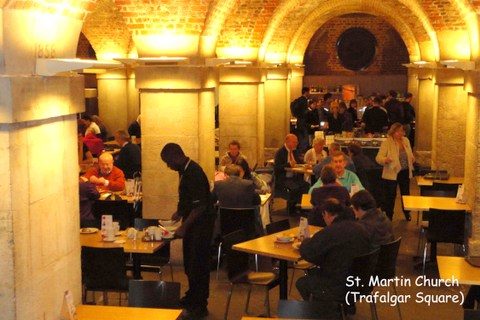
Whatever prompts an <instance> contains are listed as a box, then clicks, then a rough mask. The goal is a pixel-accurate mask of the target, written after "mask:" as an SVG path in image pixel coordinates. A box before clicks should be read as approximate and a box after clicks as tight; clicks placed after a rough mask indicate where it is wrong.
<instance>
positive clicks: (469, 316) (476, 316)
mask: <svg viewBox="0 0 480 320" xmlns="http://www.w3.org/2000/svg"><path fill="white" fill-rule="evenodd" d="M463 320H480V310H474V309H465V310H463Z"/></svg>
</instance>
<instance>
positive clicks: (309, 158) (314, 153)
mask: <svg viewBox="0 0 480 320" xmlns="http://www.w3.org/2000/svg"><path fill="white" fill-rule="evenodd" d="M312 145H313V148H311V149H310V150H308V151H307V152H306V153H305V156H304V158H303V160H304V162H305V163H306V164H310V165H316V164H318V163H320V162H321V161H322V160H323V159H324V158H326V157H327V152H326V151H325V150H323V147H324V146H325V139H323V138H320V137H318V138H315V139H313V142H312Z"/></svg>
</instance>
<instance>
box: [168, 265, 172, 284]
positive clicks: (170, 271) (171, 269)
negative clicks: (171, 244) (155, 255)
mask: <svg viewBox="0 0 480 320" xmlns="http://www.w3.org/2000/svg"><path fill="white" fill-rule="evenodd" d="M168 265H169V266H170V275H171V276H172V282H173V266H172V263H171V262H170V261H168Z"/></svg>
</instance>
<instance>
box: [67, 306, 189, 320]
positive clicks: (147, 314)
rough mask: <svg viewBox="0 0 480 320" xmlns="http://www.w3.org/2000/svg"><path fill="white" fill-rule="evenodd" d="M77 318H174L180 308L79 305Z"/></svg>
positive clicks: (149, 319)
mask: <svg viewBox="0 0 480 320" xmlns="http://www.w3.org/2000/svg"><path fill="white" fill-rule="evenodd" d="M76 309H77V320H159V319H161V320H176V319H178V317H179V316H180V314H181V313H182V310H180V309H157V308H155V309H154V308H133V307H117V306H97V305H79V306H77V307H76Z"/></svg>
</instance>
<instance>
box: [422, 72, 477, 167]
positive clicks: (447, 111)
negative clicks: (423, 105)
mask: <svg viewBox="0 0 480 320" xmlns="http://www.w3.org/2000/svg"><path fill="white" fill-rule="evenodd" d="M436 85H437V86H438V109H437V114H436V122H434V132H435V134H434V136H433V137H434V140H433V145H432V147H433V150H434V152H433V155H432V167H433V168H436V169H442V170H448V172H449V173H450V174H451V175H454V176H463V175H464V161H465V160H464V159H465V138H466V136H465V133H466V121H467V119H466V116H467V109H468V105H467V97H468V96H467V93H466V92H465V91H464V88H463V87H464V72H463V71H462V70H459V69H446V68H445V69H438V70H437V73H436ZM420 134H421V135H423V133H422V132H420Z"/></svg>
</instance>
